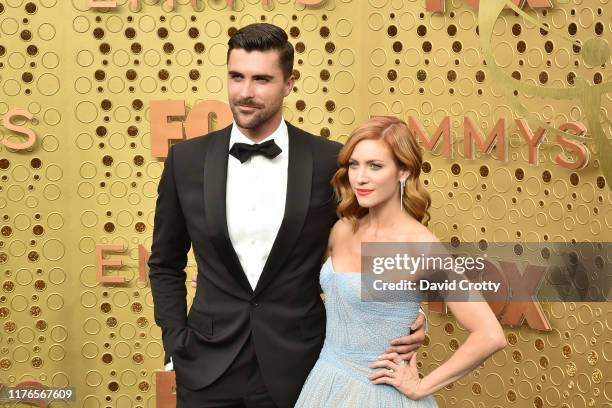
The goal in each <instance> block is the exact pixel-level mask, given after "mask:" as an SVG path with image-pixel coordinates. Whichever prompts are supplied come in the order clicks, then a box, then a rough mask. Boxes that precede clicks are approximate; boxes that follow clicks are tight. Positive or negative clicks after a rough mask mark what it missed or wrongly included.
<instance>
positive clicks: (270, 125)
mask: <svg viewBox="0 0 612 408" xmlns="http://www.w3.org/2000/svg"><path fill="white" fill-rule="evenodd" d="M282 119H283V115H282V113H281V112H279V113H278V114H277V115H275V116H273V117H271V118H270V119H269V120H268V121H266V122H265V123H262V124H261V126H259V127H257V128H254V129H244V128H242V127H240V126H239V125H238V124H236V127H237V128H238V129H239V130H240V132H242V134H243V135H245V136H246V137H247V138H248V139H249V140H251V141H252V142H253V143H259V142H261V141H262V140H264V139H265V138H266V137H268V136H270V135H271V134H272V133H274V131H275V130H276V129H278V127H279V126H280V123H281V120H282Z"/></svg>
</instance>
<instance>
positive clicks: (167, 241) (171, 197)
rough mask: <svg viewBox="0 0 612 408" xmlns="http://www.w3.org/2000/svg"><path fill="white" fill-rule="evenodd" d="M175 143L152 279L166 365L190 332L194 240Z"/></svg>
mask: <svg viewBox="0 0 612 408" xmlns="http://www.w3.org/2000/svg"><path fill="white" fill-rule="evenodd" d="M173 166H174V146H170V149H169V151H168V157H167V158H166V161H165V163H164V170H163V172H162V175H161V179H160V181H159V185H158V187H157V194H158V196H157V202H156V204H155V219H154V226H153V242H152V245H151V255H150V256H149V261H148V266H149V281H150V283H151V294H152V296H153V314H154V317H155V323H157V325H158V326H159V327H160V328H161V330H162V342H163V346H164V351H165V354H166V356H165V359H164V364H167V363H168V362H169V361H170V356H171V355H172V353H173V351H174V350H175V349H176V348H177V347H178V346H179V345H180V344H182V342H183V341H184V340H185V338H186V335H187V301H186V296H187V288H186V286H185V281H186V278H187V274H186V273H185V266H186V265H187V253H188V252H189V248H190V246H191V239H190V237H189V233H188V232H187V226H186V223H185V216H184V215H183V212H182V210H181V206H180V202H179V198H178V194H177V188H176V180H175V173H174V167H173Z"/></svg>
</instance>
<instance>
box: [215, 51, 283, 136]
mask: <svg viewBox="0 0 612 408" xmlns="http://www.w3.org/2000/svg"><path fill="white" fill-rule="evenodd" d="M227 68H228V79H227V83H228V87H227V89H228V94H229V95H228V96H229V104H230V109H231V110H232V114H233V115H234V120H235V121H236V124H238V126H240V127H241V128H244V129H257V128H259V127H261V126H263V125H265V124H266V123H267V122H268V121H269V120H270V119H271V118H273V117H274V116H275V115H280V114H281V109H282V106H283V99H284V98H285V96H287V95H289V92H291V89H292V88H293V82H294V80H293V75H292V76H290V77H289V78H287V79H285V78H284V77H283V71H282V69H281V65H280V55H279V52H278V51H276V50H270V51H265V52H261V51H251V52H247V51H245V50H243V49H234V50H232V51H231V52H230V56H229V59H228V61H227Z"/></svg>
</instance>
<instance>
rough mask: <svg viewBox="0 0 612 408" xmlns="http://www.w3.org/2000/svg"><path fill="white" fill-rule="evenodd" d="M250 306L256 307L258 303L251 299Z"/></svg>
mask: <svg viewBox="0 0 612 408" xmlns="http://www.w3.org/2000/svg"><path fill="white" fill-rule="evenodd" d="M251 306H253V307H257V306H259V303H257V302H255V301H254V300H252V301H251Z"/></svg>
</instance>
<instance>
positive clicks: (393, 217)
mask: <svg viewBox="0 0 612 408" xmlns="http://www.w3.org/2000/svg"><path fill="white" fill-rule="evenodd" d="M421 163H422V156H421V153H420V150H419V147H418V145H417V143H416V141H415V140H414V138H413V137H412V136H411V134H410V131H409V129H408V127H407V126H406V124H405V123H404V122H402V121H401V120H399V119H397V118H395V117H386V116H385V117H374V118H371V119H370V120H368V121H367V122H366V123H365V124H364V125H363V126H361V127H360V128H358V129H357V130H355V131H354V132H353V134H352V135H351V138H350V139H349V140H348V142H347V143H346V144H345V145H344V147H343V148H342V150H341V152H340V154H339V157H338V164H339V170H338V171H337V173H336V174H335V176H334V178H333V180H332V184H333V186H334V189H335V192H336V195H337V196H338V197H339V200H340V203H339V206H338V216H339V218H340V220H339V221H338V222H337V223H336V224H335V225H334V227H333V229H332V231H331V234H330V237H329V245H328V250H327V255H326V258H327V259H326V261H325V263H324V265H323V268H322V269H321V275H320V281H321V287H322V288H323V290H324V292H325V308H326V311H327V329H326V333H327V334H326V338H325V344H324V346H323V349H322V350H321V354H320V355H319V359H318V360H317V363H316V364H315V366H314V367H313V369H312V371H311V372H310V374H309V376H308V378H307V380H306V383H305V384H304V387H303V388H302V392H301V394H300V396H299V398H298V401H297V404H296V407H307V408H315V407H325V408H328V407H351V408H352V407H394V408H395V407H413V408H416V407H418V408H426V407H437V404H436V402H435V399H434V398H433V396H432V394H433V393H435V392H436V391H438V390H440V389H441V388H443V387H444V386H446V385H448V384H450V383H452V382H453V381H456V380H458V379H459V378H461V377H463V376H465V375H466V374H468V373H469V372H470V371H471V370H472V369H474V368H475V367H477V366H478V365H479V364H481V363H482V362H483V361H484V360H486V359H487V358H488V357H489V356H491V355H492V354H493V353H495V352H496V351H498V350H500V349H502V348H503V347H504V346H505V344H506V341H505V336H504V333H503V330H502V328H501V326H500V324H499V322H498V321H497V319H496V317H495V315H494V314H493V312H492V311H491V309H490V308H489V306H488V305H487V303H486V302H484V301H481V302H447V305H448V307H449V309H450V310H451V311H452V313H453V315H454V316H455V318H456V319H457V321H458V322H459V324H461V326H463V327H465V328H466V329H467V330H468V331H469V332H470V335H469V337H468V339H467V340H466V341H465V342H464V343H463V345H462V346H461V347H459V349H457V351H456V352H455V353H454V354H453V355H452V356H451V357H450V358H449V359H448V360H447V361H446V362H445V363H444V364H442V365H441V366H439V367H438V368H436V369H435V370H433V371H432V372H431V373H430V374H429V375H427V376H425V377H423V378H422V379H421V378H419V374H418V371H417V368H416V353H415V354H413V355H412V357H411V359H410V362H409V364H404V363H405V362H404V361H402V360H400V359H398V355H397V354H396V353H392V354H384V355H382V356H377V350H381V349H383V348H385V345H386V344H388V342H389V341H390V339H393V338H395V337H397V336H399V335H401V332H402V330H403V328H404V327H405V325H406V322H410V321H412V320H414V318H415V317H416V316H417V313H418V310H419V306H420V302H421V294H420V293H418V292H412V293H411V294H410V296H413V298H410V299H409V301H404V302H386V303H382V302H363V301H361V298H360V287H361V279H360V273H359V271H360V269H361V243H362V242H407V243H414V242H439V241H438V240H437V239H436V237H435V236H434V235H433V234H432V233H431V232H430V231H429V230H428V229H427V227H426V224H427V221H428V219H429V214H428V208H429V205H430V198H429V195H428V194H427V192H426V191H425V190H424V188H423V187H422V186H421V183H420V181H419V174H420V171H421ZM407 296H408V295H407ZM377 357H378V358H377Z"/></svg>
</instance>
